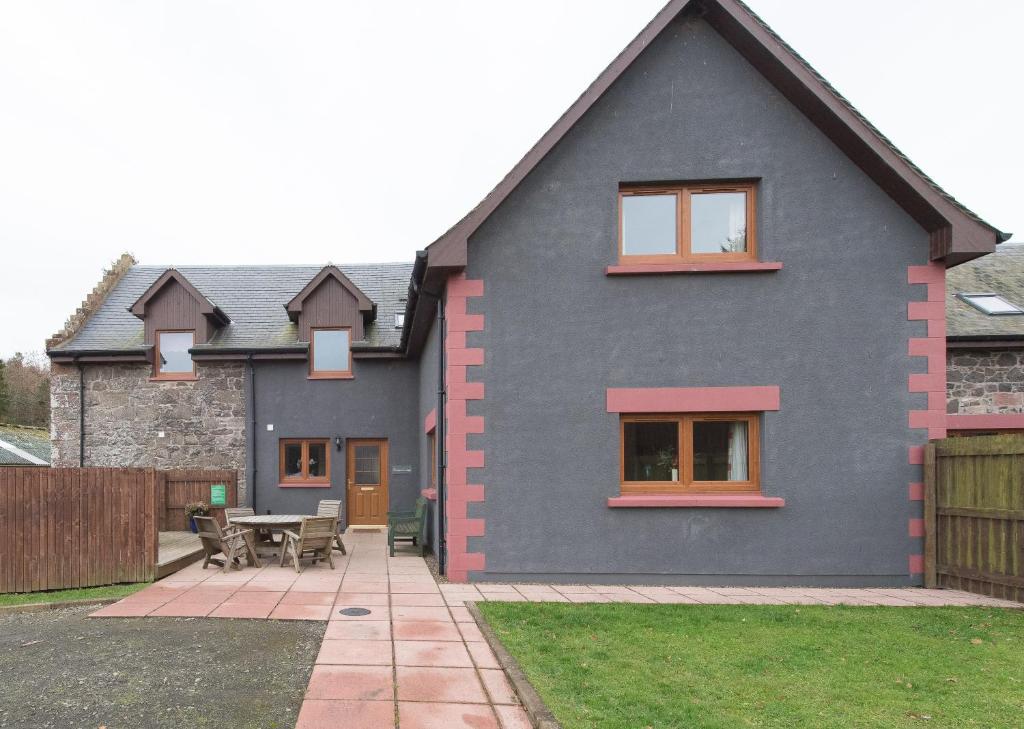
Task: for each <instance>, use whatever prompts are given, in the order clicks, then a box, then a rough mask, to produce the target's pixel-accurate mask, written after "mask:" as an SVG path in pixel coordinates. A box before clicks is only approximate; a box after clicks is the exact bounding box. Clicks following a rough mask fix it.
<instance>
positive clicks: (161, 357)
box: [153, 330, 196, 380]
mask: <svg viewBox="0 0 1024 729" xmlns="http://www.w3.org/2000/svg"><path fill="white" fill-rule="evenodd" d="M195 340H196V333H195V332H194V331H191V330H189V331H158V332H157V333H156V346H155V349H154V352H153V376H154V378H155V379H158V380H194V379H195V378H196V365H195V363H194V362H193V361H192V355H191V354H189V350H190V349H192V347H193V346H194V345H195Z"/></svg>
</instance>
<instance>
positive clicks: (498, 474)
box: [468, 20, 928, 585]
mask: <svg viewBox="0 0 1024 729" xmlns="http://www.w3.org/2000/svg"><path fill="white" fill-rule="evenodd" d="M735 178H758V179H759V180H760V182H759V185H758V212H757V215H758V220H757V238H758V245H759V249H760V258H761V259H762V260H766V261H782V262H783V264H784V266H785V267H784V269H783V270H782V271H779V272H775V273H757V274H718V275H678V276H639V277H628V278H615V277H607V276H605V273H604V268H605V266H606V265H608V264H611V263H615V256H616V253H615V251H616V234H617V229H616V215H617V198H616V196H617V191H618V188H619V184H620V183H622V182H641V181H644V182H654V181H685V180H706V179H735ZM927 257H928V242H927V236H926V234H925V232H924V231H923V230H922V229H921V228H920V227H919V226H918V225H916V224H915V223H914V222H913V221H912V220H911V219H910V218H909V217H908V216H907V215H906V214H905V213H904V212H903V211H902V210H901V209H900V208H899V207H897V205H896V204H895V203H894V202H893V201H892V200H891V199H890V198H888V197H887V196H886V195H885V193H883V192H882V191H881V190H880V189H879V188H878V187H877V186H876V185H874V183H872V182H871V180H869V179H868V177H867V176H865V175H864V174H863V173H862V172H861V171H860V170H859V169H858V168H857V167H856V166H855V165H854V164H853V163H852V162H851V161H850V160H849V159H847V158H846V157H845V156H844V155H843V154H842V153H841V152H840V151H839V150H838V149H837V148H836V147H835V146H834V145H833V144H832V143H831V142H830V141H829V140H828V139H827V138H826V137H825V136H824V135H823V134H822V133H821V132H820V131H818V130H817V128H815V127H814V126H813V125H812V124H811V123H810V122H809V121H808V120H807V119H806V118H805V117H804V116H802V115H801V114H800V112H798V111H797V110H796V109H795V108H794V107H792V106H791V105H790V104H789V103H788V102H787V101H786V100H785V99H784V98H783V97H782V96H781V95H780V94H779V93H778V92H777V91H776V90H775V89H774V88H773V87H772V86H771V85H770V84H769V83H768V82H767V81H765V80H764V79H763V78H762V77H761V76H760V75H759V74H758V73H757V71H755V70H754V68H753V67H752V66H750V65H749V64H748V63H747V62H746V61H745V60H744V59H743V58H742V57H741V56H740V55H739V54H738V53H737V52H736V51H735V50H734V49H733V48H732V47H731V46H729V45H728V44H727V43H726V42H725V41H724V40H723V39H722V38H721V37H720V36H718V35H717V34H716V33H715V32H714V31H713V30H712V29H711V28H710V26H708V25H707V24H705V23H704V22H703V21H700V20H680V21H676V22H675V23H673V24H672V25H671V26H670V27H669V28H668V29H667V30H666V32H664V33H663V34H662V35H661V36H660V37H659V38H658V39H657V40H656V41H655V42H654V43H652V45H651V46H650V47H649V48H648V50H647V51H645V52H644V54H643V55H642V56H641V57H640V58H639V59H638V60H637V61H636V62H635V63H634V64H633V66H632V67H631V68H630V69H629V70H628V71H627V72H626V73H625V74H624V75H623V76H622V77H621V78H620V79H619V80H618V81H617V82H616V83H615V84H614V85H613V86H612V88H611V89H610V90H609V91H608V93H606V94H605V96H604V97H603V98H602V99H601V100H599V101H598V102H597V104H596V105H595V106H594V107H593V108H592V109H591V111H589V112H588V113H587V114H586V116H585V117H584V118H583V119H582V120H581V121H580V122H579V123H578V124H577V125H576V126H575V127H574V129H573V130H572V131H571V132H570V133H569V134H568V135H567V136H566V137H565V138H564V139H563V141H561V142H560V143H559V144H558V145H557V147H556V148H555V149H554V150H553V151H552V152H551V153H550V154H549V155H548V156H547V158H546V159H545V160H544V161H543V162H542V163H541V164H540V165H539V166H538V167H537V168H536V169H535V170H534V171H533V172H532V173H531V174H530V175H529V176H528V177H527V178H526V180H525V181H524V182H523V183H522V184H521V185H520V186H519V187H518V188H517V189H516V191H515V192H514V193H513V194H512V195H511V196H510V197H509V198H507V199H506V201H505V202H504V203H502V205H501V206H500V207H499V208H498V209H497V210H496V212H495V213H494V214H493V215H492V216H491V217H490V218H489V219H488V220H487V222H486V223H485V224H484V225H483V226H482V227H481V228H480V229H479V230H478V231H477V232H476V233H475V234H474V235H473V236H472V237H471V239H470V243H469V265H468V276H469V278H471V279H476V278H482V279H483V280H484V283H485V295H484V296H483V297H482V298H480V299H470V303H469V307H470V312H471V313H483V314H485V315H486V331H484V332H479V333H471V334H470V336H469V341H468V345H469V346H471V347H472V346H480V347H484V348H485V349H486V355H485V365H484V366H483V367H470V368H468V369H469V377H470V379H471V380H483V381H484V382H486V388H487V396H486V400H484V401H482V402H471V403H469V414H471V415H483V416H484V417H485V419H486V433H484V434H482V435H471V436H470V439H469V447H470V448H483V449H484V450H485V452H486V468H483V469H475V470H471V471H470V474H469V476H470V482H472V483H480V484H484V486H485V489H486V502H485V503H483V504H471V505H470V516H471V517H483V518H485V519H486V536H484V537H479V538H472V539H471V540H470V551H471V552H472V551H483V552H484V553H485V554H486V564H487V568H486V572H482V573H473V574H471V579H483V580H504V579H560V580H565V579H582V580H589V581H595V582H597V581H607V582H614V581H630V582H637V581H641V582H646V581H650V582H655V581H658V582H690V583H700V582H713V583H725V582H732V583H744V582H748V583H760V584H766V583H773V582H774V583H780V584H784V583H804V584H814V583H817V584H833V585H834V584H852V585H861V584H877V585H898V584H910V583H911V582H912V580H911V578H910V577H909V575H908V555H909V554H911V553H915V552H920V542H919V540H916V539H911V538H910V537H908V536H907V520H908V518H909V517H911V516H914V515H917V514H916V513H915V512H916V507H915V505H914V504H912V503H910V502H908V499H907V484H908V483H909V482H911V481H916V480H919V478H920V469H919V468H918V467H914V466H910V465H908V463H907V449H908V446H910V445H914V444H920V443H921V442H922V441H923V438H924V433H923V431H911V430H909V429H908V426H907V411H908V409H911V408H923V407H925V402H924V396H923V395H911V394H909V393H908V392H907V376H908V374H909V373H910V372H914V371H924V360H923V359H922V358H915V359H912V358H910V357H909V356H908V354H907V339H908V338H909V337H911V336H924V335H925V331H924V324H923V323H921V322H908V321H907V301H908V300H915V299H922V298H923V297H924V292H923V287H912V286H909V285H908V284H907V266H908V265H917V264H923V263H925V262H926V261H927ZM745 385H779V386H780V387H781V393H782V407H781V410H780V411H779V412H772V413H767V414H765V416H764V418H763V421H762V450H761V482H762V491H763V493H764V494H766V495H771V496H782V497H784V498H785V499H786V506H785V507H784V508H782V509H775V510H772V509H610V508H608V507H607V505H606V500H607V498H608V497H610V496H615V495H617V494H618V492H619V480H618V470H619V436H618V428H619V418H618V416H617V415H615V414H610V413H607V412H606V411H605V393H606V389H607V388H609V387H693V386H745Z"/></svg>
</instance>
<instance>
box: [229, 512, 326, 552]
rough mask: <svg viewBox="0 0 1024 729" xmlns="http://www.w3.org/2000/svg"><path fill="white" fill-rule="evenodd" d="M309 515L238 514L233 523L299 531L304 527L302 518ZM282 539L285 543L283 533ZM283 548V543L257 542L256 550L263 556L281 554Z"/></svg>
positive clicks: (274, 529)
mask: <svg viewBox="0 0 1024 729" xmlns="http://www.w3.org/2000/svg"><path fill="white" fill-rule="evenodd" d="M308 517H309V514H257V515H256V516H236V517H235V518H234V519H232V520H231V523H232V524H238V525H239V526H244V527H249V528H252V529H265V530H267V531H270V532H283V531H284V530H286V529H287V530H288V531H292V532H298V531H299V529H301V528H302V520H303V519H306V518H308ZM281 540H282V544H283V542H284V535H283V534H282V535H281ZM281 548H282V545H281V544H273V543H267V542H260V541H257V542H256V552H257V554H259V555H260V556H261V557H262V556H269V555H276V554H280V550H281Z"/></svg>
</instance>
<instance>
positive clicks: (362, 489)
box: [359, 486, 373, 491]
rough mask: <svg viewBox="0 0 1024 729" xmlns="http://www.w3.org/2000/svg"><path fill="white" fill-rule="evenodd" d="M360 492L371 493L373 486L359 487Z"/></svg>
mask: <svg viewBox="0 0 1024 729" xmlns="http://www.w3.org/2000/svg"><path fill="white" fill-rule="evenodd" d="M359 490H360V491H373V486H360V487H359Z"/></svg>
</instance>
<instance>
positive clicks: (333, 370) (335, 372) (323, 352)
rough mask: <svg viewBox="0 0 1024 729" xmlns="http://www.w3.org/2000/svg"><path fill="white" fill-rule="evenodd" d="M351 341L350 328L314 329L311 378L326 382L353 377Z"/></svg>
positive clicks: (312, 335) (310, 368) (310, 364)
mask: <svg viewBox="0 0 1024 729" xmlns="http://www.w3.org/2000/svg"><path fill="white" fill-rule="evenodd" d="M351 339H352V330H351V329H350V328H349V327H331V328H324V329H312V330H311V336H310V352H309V376H310V377H312V378H315V379H324V380H331V379H345V378H349V377H352V348H351V344H352V342H351Z"/></svg>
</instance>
